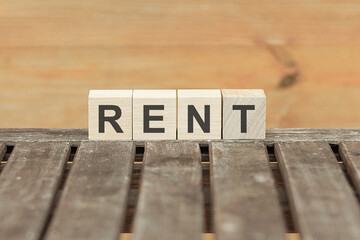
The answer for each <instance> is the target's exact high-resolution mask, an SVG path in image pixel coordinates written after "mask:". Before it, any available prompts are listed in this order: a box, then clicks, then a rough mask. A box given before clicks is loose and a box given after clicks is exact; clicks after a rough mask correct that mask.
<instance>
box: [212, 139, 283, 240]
mask: <svg viewBox="0 0 360 240" xmlns="http://www.w3.org/2000/svg"><path fill="white" fill-rule="evenodd" d="M210 166H211V186H212V190H213V191H212V192H213V201H214V202H213V204H214V205H213V206H214V207H213V209H214V216H215V219H214V223H215V225H214V228H215V233H216V239H219V240H225V239H226V240H230V239H234V240H235V239H249V240H250V239H274V240H278V239H285V227H284V223H283V220H282V216H281V209H280V205H279V201H278V200H277V193H276V189H275V185H274V180H273V178H272V173H271V170H270V167H269V160H268V156H267V151H266V147H265V146H264V145H263V144H262V143H224V142H217V143H212V144H211V145H210Z"/></svg>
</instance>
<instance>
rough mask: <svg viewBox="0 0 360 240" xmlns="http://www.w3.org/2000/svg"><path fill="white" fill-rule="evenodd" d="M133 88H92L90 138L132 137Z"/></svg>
mask: <svg viewBox="0 0 360 240" xmlns="http://www.w3.org/2000/svg"><path fill="white" fill-rule="evenodd" d="M132 95H133V91H132V90H91V91H90V93H89V140H131V139H132V121H133V120H132Z"/></svg>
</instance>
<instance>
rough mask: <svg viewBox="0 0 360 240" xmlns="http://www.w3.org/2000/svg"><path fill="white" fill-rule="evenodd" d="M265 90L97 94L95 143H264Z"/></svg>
mask: <svg viewBox="0 0 360 240" xmlns="http://www.w3.org/2000/svg"><path fill="white" fill-rule="evenodd" d="M265 115H266V97H265V93H264V91H263V90H260V89H251V90H250V89H222V90H220V89H211V90H205V89H198V90H91V91H90V94H89V139H90V140H173V139H181V140H186V139H199V140H200V139H264V138H265V117H266V116H265Z"/></svg>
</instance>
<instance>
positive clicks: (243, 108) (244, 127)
mask: <svg viewBox="0 0 360 240" xmlns="http://www.w3.org/2000/svg"><path fill="white" fill-rule="evenodd" d="M233 110H240V111H241V132H242V133H246V132H247V110H255V105H233Z"/></svg>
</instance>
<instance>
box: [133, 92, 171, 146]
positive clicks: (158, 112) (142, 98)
mask: <svg viewBox="0 0 360 240" xmlns="http://www.w3.org/2000/svg"><path fill="white" fill-rule="evenodd" d="M133 139H134V140H174V139H176V90H134V95H133Z"/></svg>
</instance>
